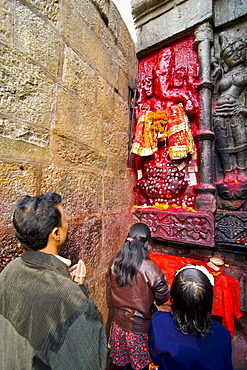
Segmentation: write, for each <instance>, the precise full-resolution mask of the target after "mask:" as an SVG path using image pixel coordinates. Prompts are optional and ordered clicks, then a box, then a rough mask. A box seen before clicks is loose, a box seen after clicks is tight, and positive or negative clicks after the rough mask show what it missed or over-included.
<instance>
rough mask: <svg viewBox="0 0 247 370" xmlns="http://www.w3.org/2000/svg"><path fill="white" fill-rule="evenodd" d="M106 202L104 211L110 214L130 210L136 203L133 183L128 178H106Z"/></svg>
mask: <svg viewBox="0 0 247 370" xmlns="http://www.w3.org/2000/svg"><path fill="white" fill-rule="evenodd" d="M104 189H105V202H104V209H105V211H106V212H107V213H108V212H115V213H116V212H118V211H120V210H121V211H122V210H124V212H125V211H126V210H129V209H130V208H131V207H132V205H133V202H134V199H133V183H132V181H131V179H129V178H128V176H125V177H110V176H106V177H105V178H104Z"/></svg>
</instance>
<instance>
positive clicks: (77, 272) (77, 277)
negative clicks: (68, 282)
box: [69, 260, 86, 285]
mask: <svg viewBox="0 0 247 370" xmlns="http://www.w3.org/2000/svg"><path fill="white" fill-rule="evenodd" d="M69 272H70V276H71V279H72V280H74V281H75V282H76V283H77V284H78V285H81V284H84V282H85V279H86V266H85V263H84V262H83V261H82V260H79V261H78V263H77V264H75V265H73V266H71V267H70V268H69Z"/></svg>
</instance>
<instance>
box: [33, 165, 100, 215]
mask: <svg viewBox="0 0 247 370" xmlns="http://www.w3.org/2000/svg"><path fill="white" fill-rule="evenodd" d="M47 191H54V192H56V193H59V194H61V195H62V198H63V204H64V206H65V209H66V212H67V213H68V215H69V216H70V215H71V216H73V217H79V218H80V217H85V215H87V214H93V213H98V212H100V211H101V209H102V207H103V190H102V178H101V176H100V175H99V173H94V172H91V171H89V170H84V171H83V170H79V169H72V168H71V167H61V166H55V165H53V164H51V165H49V166H43V169H42V179H41V186H40V192H41V193H45V192H47Z"/></svg>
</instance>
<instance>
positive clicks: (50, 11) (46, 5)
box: [27, 0, 61, 25]
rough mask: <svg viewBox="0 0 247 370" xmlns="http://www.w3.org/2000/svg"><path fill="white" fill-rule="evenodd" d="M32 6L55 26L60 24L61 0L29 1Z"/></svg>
mask: <svg viewBox="0 0 247 370" xmlns="http://www.w3.org/2000/svg"><path fill="white" fill-rule="evenodd" d="M27 2H28V3H30V4H31V6H34V7H36V8H37V9H38V10H39V11H40V12H41V13H42V14H43V15H44V16H45V17H46V18H48V19H49V20H50V21H52V22H53V23H54V24H55V25H56V24H57V23H58V17H59V9H60V4H61V0H49V1H44V0H28V1H27Z"/></svg>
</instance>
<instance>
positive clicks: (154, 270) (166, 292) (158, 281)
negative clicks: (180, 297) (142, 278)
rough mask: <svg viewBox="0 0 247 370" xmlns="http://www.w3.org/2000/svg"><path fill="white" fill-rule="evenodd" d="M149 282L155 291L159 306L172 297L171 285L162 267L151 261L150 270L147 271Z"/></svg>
mask: <svg viewBox="0 0 247 370" xmlns="http://www.w3.org/2000/svg"><path fill="white" fill-rule="evenodd" d="M147 277H148V283H149V285H150V287H151V289H152V291H153V293H154V299H155V301H156V304H157V305H158V306H160V305H162V304H163V303H165V302H166V301H168V299H169V298H170V285H169V284H168V282H167V280H166V277H165V275H164V274H163V272H162V271H161V269H160V268H159V267H158V266H157V265H156V264H155V263H154V262H153V261H150V270H149V271H148V272H147Z"/></svg>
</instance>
